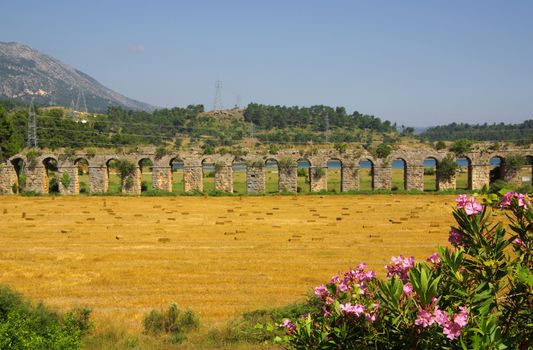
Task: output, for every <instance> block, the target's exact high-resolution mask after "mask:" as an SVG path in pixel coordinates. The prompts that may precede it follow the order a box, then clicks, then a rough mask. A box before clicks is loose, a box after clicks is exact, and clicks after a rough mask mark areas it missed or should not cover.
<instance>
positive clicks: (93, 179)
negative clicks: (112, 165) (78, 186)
mask: <svg viewBox="0 0 533 350" xmlns="http://www.w3.org/2000/svg"><path fill="white" fill-rule="evenodd" d="M108 178H109V175H108V173H107V167H106V166H89V191H90V192H91V193H105V192H107V190H108V189H109V184H108Z"/></svg>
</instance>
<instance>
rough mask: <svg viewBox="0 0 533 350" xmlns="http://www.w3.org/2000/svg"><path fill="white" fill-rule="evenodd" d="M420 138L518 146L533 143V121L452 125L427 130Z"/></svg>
mask: <svg viewBox="0 0 533 350" xmlns="http://www.w3.org/2000/svg"><path fill="white" fill-rule="evenodd" d="M420 137H422V138H427V139H428V140H430V141H437V140H444V141H455V140H460V139H468V140H474V141H515V142H516V143H518V144H529V143H532V142H533V119H529V120H526V121H524V122H523V123H520V124H505V123H494V124H487V123H484V124H468V123H451V124H448V125H439V126H434V127H431V128H429V129H427V130H426V131H425V132H423V133H422V134H420Z"/></svg>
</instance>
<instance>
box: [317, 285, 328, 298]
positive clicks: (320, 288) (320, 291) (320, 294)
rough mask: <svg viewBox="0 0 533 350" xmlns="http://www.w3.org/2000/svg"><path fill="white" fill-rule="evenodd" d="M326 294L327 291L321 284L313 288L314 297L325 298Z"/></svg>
mask: <svg viewBox="0 0 533 350" xmlns="http://www.w3.org/2000/svg"><path fill="white" fill-rule="evenodd" d="M328 294H329V292H328V289H327V288H326V286H325V285H323V284H321V285H320V286H318V287H315V295H316V296H317V297H321V298H323V297H325V296H327V295H328Z"/></svg>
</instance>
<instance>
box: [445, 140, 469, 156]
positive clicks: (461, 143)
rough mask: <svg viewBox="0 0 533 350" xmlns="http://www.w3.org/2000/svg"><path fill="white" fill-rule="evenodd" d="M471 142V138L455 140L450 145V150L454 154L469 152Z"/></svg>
mask: <svg viewBox="0 0 533 350" xmlns="http://www.w3.org/2000/svg"><path fill="white" fill-rule="evenodd" d="M472 144H473V142H472V141H471V140H465V139H461V140H457V141H455V142H454V143H453V144H452V145H451V146H450V151H451V152H453V153H455V154H456V155H461V154H465V153H468V152H470V150H471V149H472Z"/></svg>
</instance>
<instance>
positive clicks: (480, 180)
mask: <svg viewBox="0 0 533 350" xmlns="http://www.w3.org/2000/svg"><path fill="white" fill-rule="evenodd" d="M69 153H71V152H69ZM532 154H533V149H531V148H528V149H523V148H522V149H520V148H516V149H505V150H499V151H498V152H492V153H491V152H487V151H486V150H485V151H483V150H478V151H472V152H468V153H467V154H464V155H460V156H453V155H450V154H449V153H448V152H447V151H445V150H442V151H436V150H434V149H432V148H429V147H406V146H404V147H399V148H398V149H395V150H394V151H393V152H392V153H391V154H390V155H389V156H388V157H386V158H376V157H375V156H374V155H373V154H371V153H369V152H367V151H366V150H361V149H359V150H347V151H346V150H343V151H342V153H341V152H338V151H337V150H334V149H326V148H323V149H317V150H314V151H313V152H312V153H303V152H302V151H298V150H295V149H284V150H282V151H280V152H279V153H276V154H264V153H258V152H254V151H253V150H251V151H249V152H248V153H247V155H246V156H240V157H239V158H238V159H236V157H235V156H233V155H231V154H212V155H209V156H206V155H203V154H201V153H200V152H198V151H197V152H194V151H190V152H183V153H180V155H179V156H178V155H176V154H172V155H164V156H162V157H160V158H158V157H156V155H155V149H147V150H143V151H139V152H137V153H133V154H112V153H108V154H98V155H95V154H87V153H83V152H79V153H76V154H64V153H63V152H61V151H58V152H56V153H46V154H39V153H38V152H36V151H32V152H31V153H29V152H28V153H21V154H17V155H15V156H13V157H11V158H9V159H8V160H6V161H5V162H4V163H2V164H0V192H1V193H4V194H13V193H17V192H18V190H19V188H21V187H22V185H24V190H25V191H32V192H36V193H48V191H49V183H50V182H49V180H50V176H52V175H54V176H56V177H57V178H58V181H59V192H60V194H78V193H79V192H80V176H83V178H84V182H85V181H88V189H89V191H90V192H91V193H105V192H107V191H108V189H109V183H110V179H111V180H112V182H113V185H114V186H117V184H115V183H114V182H116V181H117V176H116V175H115V174H114V171H110V168H112V162H113V161H118V160H127V161H129V162H131V163H133V164H134V165H135V168H136V169H135V174H134V176H133V184H132V186H131V188H120V190H121V191H122V192H126V193H132V194H139V193H140V192H141V184H142V180H141V175H142V169H141V167H140V165H141V164H140V163H141V160H143V159H149V160H150V162H151V170H152V176H151V179H152V187H153V189H154V190H159V191H166V192H171V191H172V190H173V170H176V169H174V166H175V164H174V163H175V162H176V160H178V159H179V160H180V172H182V173H183V191H184V192H193V191H203V190H204V186H203V176H202V175H203V174H202V173H203V171H202V163H203V161H204V160H206V159H207V158H209V161H210V162H211V164H212V167H213V169H212V170H213V171H214V188H215V189H216V190H217V191H224V192H233V189H234V166H236V164H238V166H239V167H240V168H239V171H242V172H243V174H241V175H240V177H241V178H242V177H244V172H245V173H246V192H247V193H264V192H268V188H267V186H266V185H267V183H266V177H267V175H269V172H270V175H273V174H274V173H275V175H276V176H275V178H276V180H277V181H276V182H277V184H276V185H275V187H274V188H273V190H274V191H277V192H283V191H287V192H296V191H297V186H298V177H297V175H298V174H297V169H298V160H301V159H306V160H307V161H308V166H307V169H308V170H307V171H308V174H309V175H308V176H309V181H310V190H311V191H312V192H319V191H323V190H330V189H328V171H329V170H330V167H331V165H330V164H331V161H335V162H336V164H337V166H336V167H337V169H336V171H337V172H338V173H340V190H341V191H343V192H348V191H354V190H358V189H360V188H361V189H370V187H372V188H373V189H387V190H390V189H391V188H392V162H393V160H394V159H402V160H403V161H404V168H405V170H404V176H405V180H404V186H405V188H406V189H407V190H419V191H423V190H424V161H425V160H428V159H430V160H432V161H434V164H435V165H434V169H435V170H437V168H438V167H437V165H438V164H440V162H442V161H443V159H444V158H446V157H449V156H451V157H452V158H451V159H453V160H454V161H456V160H458V159H459V160H460V159H464V161H463V163H462V164H463V165H464V167H463V169H464V170H465V172H463V173H459V174H457V176H456V177H455V178H451V179H442V178H440V177H439V174H438V171H436V173H437V174H436V175H433V176H436V179H435V183H436V189H437V190H446V189H449V188H455V187H456V178H459V181H463V185H464V188H468V189H472V190H478V189H481V188H483V186H488V185H489V183H490V170H491V164H490V160H491V159H493V158H495V157H498V158H499V159H500V171H501V176H502V177H503V178H504V179H505V180H506V181H521V176H520V172H519V171H516V169H515V168H516V167H514V168H513V167H510V166H509V167H506V166H505V165H506V160H507V159H511V158H512V157H515V158H516V157H522V158H523V159H529V161H530V164H531V163H533V157H532V156H531V155H532ZM527 157H529V158H527ZM81 162H83V166H80V163H81ZM269 164H273V166H274V167H273V168H270V167H269ZM502 165H503V167H502ZM339 167H340V168H339ZM524 167H525V166H524ZM532 168H533V167H532ZM80 169H82V170H80ZM524 171H528V170H523V169H522V173H524ZM331 172H333V171H331ZM530 173H531V177H533V169H532V170H531V172H530ZM366 174H369V175H366ZM330 175H331V174H330ZM526 175H527V174H526ZM365 176H366V178H365ZM461 176H463V178H462V179H461V178H460V177H461ZM272 177H273V178H274V176H272ZM522 177H527V176H523V175H522ZM145 178H146V176H145ZM337 181H339V180H337ZM360 183H363V184H366V186H367V187H369V188H365V187H364V186H362V187H361V186H360ZM270 186H272V184H271V185H270Z"/></svg>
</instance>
